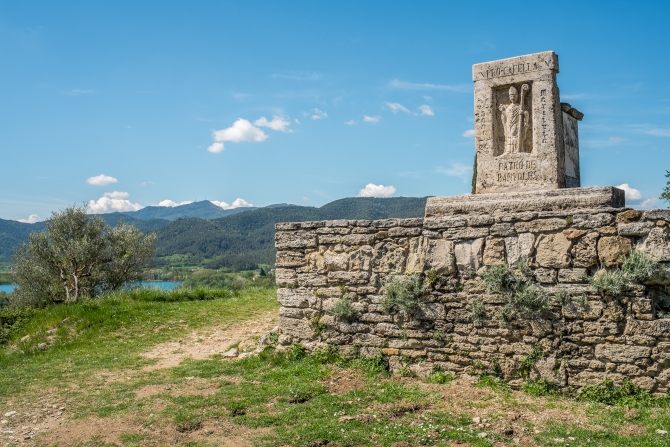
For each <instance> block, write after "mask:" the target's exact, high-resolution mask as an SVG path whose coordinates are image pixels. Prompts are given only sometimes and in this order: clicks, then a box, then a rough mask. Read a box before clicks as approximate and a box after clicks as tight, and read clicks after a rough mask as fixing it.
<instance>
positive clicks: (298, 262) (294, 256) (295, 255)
mask: <svg viewBox="0 0 670 447" xmlns="http://www.w3.org/2000/svg"><path fill="white" fill-rule="evenodd" d="M305 264H307V259H306V257H305V253H304V252H302V251H293V250H285V251H279V252H277V260H276V265H277V267H287V268H291V267H293V268H295V267H302V266H303V265H305Z"/></svg>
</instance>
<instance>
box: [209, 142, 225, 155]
mask: <svg viewBox="0 0 670 447" xmlns="http://www.w3.org/2000/svg"><path fill="white" fill-rule="evenodd" d="M224 149H225V147H223V143H213V144H212V145H211V146H209V147H208V148H207V150H208V151H210V152H211V153H213V154H218V153H219V152H223V150H224Z"/></svg>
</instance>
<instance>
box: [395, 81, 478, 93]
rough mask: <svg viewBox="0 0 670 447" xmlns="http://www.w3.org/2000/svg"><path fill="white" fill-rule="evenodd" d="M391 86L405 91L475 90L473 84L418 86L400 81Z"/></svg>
mask: <svg viewBox="0 0 670 447" xmlns="http://www.w3.org/2000/svg"><path fill="white" fill-rule="evenodd" d="M389 85H390V86H391V87H393V88H399V89H403V90H447V91H452V92H471V91H472V89H473V87H472V84H455V85H440V84H417V83H414V82H405V81H401V80H399V79H394V80H392V81H391V82H390V83H389Z"/></svg>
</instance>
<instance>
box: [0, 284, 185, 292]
mask: <svg viewBox="0 0 670 447" xmlns="http://www.w3.org/2000/svg"><path fill="white" fill-rule="evenodd" d="M134 285H138V286H140V287H149V288H156V289H162V290H172V289H174V288H175V287H178V286H181V285H182V283H181V282H174V281H141V282H139V283H136V284H134ZM15 287H16V285H15V284H0V292H6V293H12V291H13V290H14V288H15Z"/></svg>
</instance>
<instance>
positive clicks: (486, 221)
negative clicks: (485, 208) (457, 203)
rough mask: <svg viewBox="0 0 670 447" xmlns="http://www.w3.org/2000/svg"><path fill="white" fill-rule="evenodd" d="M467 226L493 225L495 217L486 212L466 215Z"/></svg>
mask: <svg viewBox="0 0 670 447" xmlns="http://www.w3.org/2000/svg"><path fill="white" fill-rule="evenodd" d="M467 221H468V226H471V227H483V226H489V225H493V224H494V223H495V219H494V218H493V217H492V216H490V215H488V214H481V215H474V216H468V217H467Z"/></svg>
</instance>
